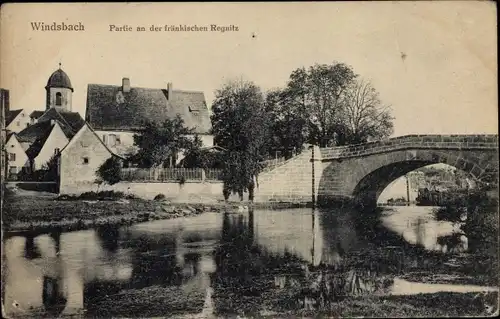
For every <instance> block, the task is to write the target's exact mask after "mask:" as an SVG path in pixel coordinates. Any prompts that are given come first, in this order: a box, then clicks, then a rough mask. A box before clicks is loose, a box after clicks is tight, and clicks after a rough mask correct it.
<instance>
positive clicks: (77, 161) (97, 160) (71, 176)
mask: <svg viewBox="0 0 500 319" xmlns="http://www.w3.org/2000/svg"><path fill="white" fill-rule="evenodd" d="M111 156H115V155H114V154H113V152H112V151H111V150H110V149H109V148H108V147H107V146H106V145H105V144H104V143H103V142H102V140H101V139H100V137H99V136H98V135H97V134H96V132H95V131H94V130H93V129H92V128H91V127H90V126H89V125H88V124H87V123H85V124H84V125H83V127H82V128H81V129H80V130H79V131H78V133H77V134H76V135H75V136H74V137H73V139H71V141H70V142H69V143H68V144H67V145H66V146H65V147H64V148H63V149H62V150H61V152H60V156H59V179H60V184H59V190H60V192H61V193H63V194H72V193H77V192H78V189H79V188H82V187H85V186H89V185H93V184H95V182H96V180H97V178H98V177H97V175H96V172H97V170H98V169H99V167H100V166H101V165H102V164H103V163H104V162H105V161H106V160H107V159H108V158H110V157H111Z"/></svg>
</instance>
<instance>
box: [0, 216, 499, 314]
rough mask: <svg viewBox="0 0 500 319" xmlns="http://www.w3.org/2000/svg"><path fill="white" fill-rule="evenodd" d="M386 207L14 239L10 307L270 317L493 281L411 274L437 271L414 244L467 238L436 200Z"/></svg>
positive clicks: (439, 248)
mask: <svg viewBox="0 0 500 319" xmlns="http://www.w3.org/2000/svg"><path fill="white" fill-rule="evenodd" d="M380 210H381V212H379V213H373V214H372V215H370V214H367V213H365V214H361V213H359V212H356V211H354V210H346V209H344V210H340V209H338V210H326V211H322V210H311V209H305V208H301V209H289V210H275V211H273V210H255V211H246V210H245V209H243V211H241V212H238V213H204V214H201V215H198V216H195V217H189V218H178V219H170V220H158V221H152V222H146V223H141V224H136V225H133V226H127V227H113V226H108V227H102V228H99V229H91V230H84V231H74V232H66V233H54V234H42V235H37V236H30V235H29V234H27V235H25V236H14V237H9V238H7V239H4V241H3V249H2V251H3V254H4V256H3V257H4V261H5V271H3V272H2V273H3V278H2V282H3V283H4V285H3V287H2V288H3V290H2V294H4V296H3V297H4V298H3V299H4V300H5V311H6V313H7V314H9V315H11V316H16V315H20V316H26V315H27V316H32V317H42V316H46V317H55V316H64V315H72V314H85V315H86V316H91V317H95V316H104V317H108V316H139V315H143V316H158V315H161V314H163V315H179V316H183V315H194V316H201V317H209V316H210V315H214V314H215V313H217V314H223V315H230V314H236V313H240V312H241V311H242V310H241V309H239V308H241V307H242V305H245V306H244V307H245V309H244V311H245V313H260V314H263V313H266V312H267V313H271V314H272V313H273V311H294V310H298V309H312V310H314V309H318V308H320V307H323V306H325V305H327V304H329V303H331V302H336V301H339V300H344V299H346V298H354V297H359V296H364V295H367V296H370V295H388V294H389V295H390V294H394V295H407V294H416V293H419V292H439V291H457V292H462V291H487V290H494V289H493V288H489V287H484V286H478V285H470V284H467V285H465V284H453V283H449V284H447V283H429V282H428V281H427V282H418V281H411V280H408V279H405V277H404V276H403V275H404V274H405V273H407V272H408V271H411V270H418V271H420V272H422V271H423V272H424V273H426V274H427V275H430V276H432V275H435V273H436V272H437V270H436V269H429V267H431V268H432V265H431V266H429V265H428V264H426V263H427V260H426V259H425V258H421V257H419V255H417V254H415V253H414V249H416V248H415V247H417V248H418V249H420V250H421V251H425V252H428V253H429V254H438V255H439V254H442V255H446V256H449V255H450V254H453V256H463V255H467V254H468V250H469V242H468V238H467V237H466V236H465V234H463V233H461V230H460V228H459V227H458V226H457V225H453V224H451V223H448V222H438V221H436V220H434V217H433V215H432V213H431V212H432V208H431V207H412V206H410V207H390V208H389V207H386V208H383V209H380ZM452 259H453V258H451V259H450V260H452ZM426 267H427V268H426ZM155 298H156V299H155ZM160 303H161V305H162V306H161V307H162V308H160V309H159V310H154V309H153V308H152V307H153V306H152V305H155V306H157V305H158V304H160ZM155 311H156V312H155ZM157 312H160V313H157Z"/></svg>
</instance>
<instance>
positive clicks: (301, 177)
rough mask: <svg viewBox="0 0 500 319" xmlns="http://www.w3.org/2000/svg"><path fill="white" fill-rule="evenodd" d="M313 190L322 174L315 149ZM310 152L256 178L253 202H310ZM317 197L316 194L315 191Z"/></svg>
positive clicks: (321, 166)
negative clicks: (256, 185)
mask: <svg viewBox="0 0 500 319" xmlns="http://www.w3.org/2000/svg"><path fill="white" fill-rule="evenodd" d="M314 153H315V162H314V166H315V167H314V171H315V189H316V190H317V189H318V186H319V181H320V179H321V175H322V172H323V164H322V163H321V152H320V149H319V147H315V149H314ZM311 158H312V151H311V150H306V151H304V152H302V153H301V154H299V155H297V156H295V157H293V158H291V159H289V160H288V161H286V162H284V163H283V164H281V165H280V166H278V167H276V168H275V169H273V170H271V171H269V172H265V173H262V174H261V175H259V177H258V181H257V182H258V183H257V184H258V187H257V188H256V191H255V201H259V202H264V201H284V202H311V201H312V196H313V191H312V170H313V169H312V162H311ZM315 193H316V194H315V195H316V197H317V192H316V191H315Z"/></svg>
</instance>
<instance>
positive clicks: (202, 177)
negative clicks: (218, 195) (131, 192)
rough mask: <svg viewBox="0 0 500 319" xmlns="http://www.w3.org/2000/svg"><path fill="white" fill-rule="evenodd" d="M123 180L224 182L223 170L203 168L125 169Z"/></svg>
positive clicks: (123, 170) (122, 175)
mask: <svg viewBox="0 0 500 319" xmlns="http://www.w3.org/2000/svg"><path fill="white" fill-rule="evenodd" d="M121 179H122V181H127V182H172V181H181V180H184V181H199V182H203V181H206V180H208V181H218V180H222V170H220V169H203V168H155V169H153V168H123V169H122V174H121Z"/></svg>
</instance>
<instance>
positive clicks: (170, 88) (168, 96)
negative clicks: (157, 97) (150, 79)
mask: <svg viewBox="0 0 500 319" xmlns="http://www.w3.org/2000/svg"><path fill="white" fill-rule="evenodd" d="M171 98H172V83H171V82H168V83H167V99H169V100H170V99H171Z"/></svg>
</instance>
